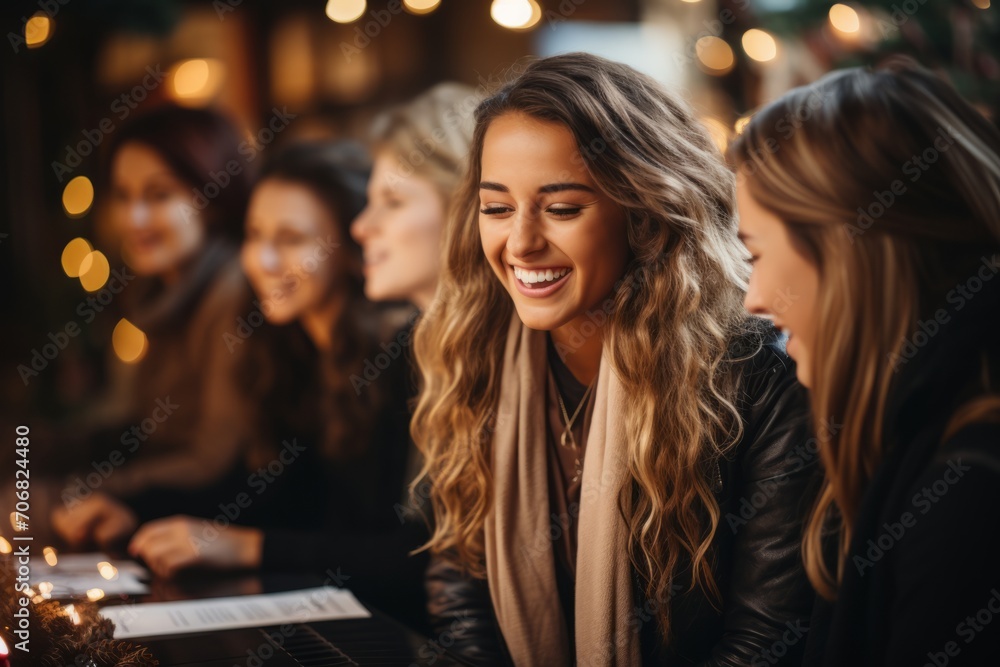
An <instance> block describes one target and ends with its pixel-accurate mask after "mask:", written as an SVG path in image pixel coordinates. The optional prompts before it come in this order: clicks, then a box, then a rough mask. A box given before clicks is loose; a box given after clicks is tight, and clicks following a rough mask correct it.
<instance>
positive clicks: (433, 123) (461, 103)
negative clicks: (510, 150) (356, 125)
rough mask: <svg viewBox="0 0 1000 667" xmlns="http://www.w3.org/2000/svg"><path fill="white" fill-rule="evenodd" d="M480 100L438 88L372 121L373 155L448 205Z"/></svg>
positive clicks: (460, 87) (465, 90)
mask: <svg viewBox="0 0 1000 667" xmlns="http://www.w3.org/2000/svg"><path fill="white" fill-rule="evenodd" d="M482 99H483V96H482V94H481V93H480V92H479V91H477V90H476V89H475V88H472V87H470V86H466V85H464V84H461V83H454V82H451V81H446V82H443V83H439V84H437V85H436V86H434V87H433V88H430V89H428V90H427V91H425V92H423V93H422V94H420V95H419V96H417V97H416V98H415V99H413V100H412V101H410V102H408V103H406V104H402V105H400V106H397V107H393V108H391V109H389V110H387V111H384V112H383V113H381V114H380V115H379V116H377V117H376V118H375V121H374V122H373V123H372V132H371V134H372V141H373V144H374V146H373V152H376V153H378V152H382V151H385V152H388V153H390V154H391V155H393V156H394V157H395V158H396V160H397V161H398V162H399V163H400V165H402V166H403V168H404V169H408V170H409V171H410V172H411V173H412V175H414V176H417V177H419V178H424V179H427V180H428V181H430V182H431V183H433V184H434V186H435V187H436V188H437V190H438V193H439V194H440V195H441V197H442V199H443V200H444V201H445V202H450V201H451V199H452V196H453V195H454V193H455V189H456V188H457V187H458V184H459V180H460V179H461V176H462V174H463V173H464V172H465V165H466V161H467V159H468V155H469V139H470V137H471V136H472V124H473V112H474V111H475V109H476V107H477V106H478V105H479V103H480V102H481V101H482Z"/></svg>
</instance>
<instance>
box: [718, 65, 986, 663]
mask: <svg viewBox="0 0 1000 667" xmlns="http://www.w3.org/2000/svg"><path fill="white" fill-rule="evenodd" d="M790 118H795V119H799V120H800V121H801V122H800V123H798V124H797V127H792V126H791V125H789V124H788V123H787V119H790ZM782 119H785V120H786V123H785V124H784V125H782V124H781V123H782ZM731 156H732V160H733V162H734V163H735V165H736V168H737V174H738V181H739V183H740V184H739V187H738V199H739V209H740V218H741V220H740V231H741V234H742V235H743V238H744V241H745V243H746V245H747V248H748V249H749V250H750V252H751V253H752V255H753V257H754V260H753V261H754V272H753V277H752V279H751V282H750V290H749V293H748V295H747V307H748V308H749V309H750V310H751V311H752V312H757V313H759V314H765V313H771V314H772V315H773V316H774V318H775V320H776V321H777V323H778V324H779V325H780V326H782V327H784V328H786V329H788V331H789V332H790V334H791V338H790V341H789V344H788V352H789V354H790V355H791V356H792V357H793V358H795V359H796V361H797V363H798V376H799V379H800V380H801V381H802V383H803V384H804V385H806V386H807V387H808V388H809V390H810V403H811V407H812V417H813V423H814V424H815V425H817V427H818V428H817V436H818V440H819V442H818V444H819V448H818V452H819V456H820V458H821V459H822V462H823V465H824V467H825V469H826V476H825V481H824V484H823V487H822V490H821V493H820V496H819V500H818V502H817V504H816V507H815V509H814V510H813V513H812V516H811V518H810V520H809V524H808V528H807V530H806V534H805V543H804V548H803V552H804V556H805V565H806V571H807V572H808V574H809V578H810V580H811V581H812V583H813V584H814V586H815V588H816V589H817V591H818V592H819V593H820V594H821V595H822V596H823V597H824V598H826V599H828V600H835V601H836V603H835V605H834V606H833V607H832V609H830V608H829V607H828V608H827V612H828V613H829V612H831V611H832V625H830V627H829V637H828V639H827V640H826V641H825V645H824V641H823V633H820V632H817V631H815V630H814V632H813V639H812V640H811V643H810V651H809V653H810V656H811V657H810V660H811V661H814V662H816V663H819V662H821V659H820V657H819V656H820V654H823V655H824V656H825V657H824V661H823V664H826V665H831V666H833V665H836V666H838V667H839V666H841V665H923V664H930V665H945V664H948V665H956V664H960V665H983V664H996V658H997V655H1000V623H998V622H997V621H996V619H995V616H996V614H997V613H1000V593H997V591H998V589H1000V565H998V562H1000V561H998V550H1000V521H998V519H997V513H996V508H997V507H998V506H1000V450H998V448H997V445H998V444H1000V380H998V378H1000V374H998V373H1000V335H998V327H1000V278H998V277H997V273H998V272H1000V263H998V260H1000V254H998V251H1000V132H998V131H997V129H996V127H995V126H993V125H992V124H991V123H990V122H989V121H988V120H987V119H986V118H984V117H983V116H982V115H981V114H980V113H979V112H978V111H976V110H975V109H974V108H973V107H972V106H971V105H969V104H968V103H967V102H965V101H964V100H962V98H961V97H960V96H959V95H958V93H957V92H955V90H954V89H953V88H952V87H951V86H950V85H948V84H947V83H945V82H943V81H941V80H940V79H938V78H936V77H935V76H934V75H932V74H931V73H930V72H927V71H926V70H923V69H921V68H919V67H918V66H916V65H915V64H914V63H913V62H912V61H908V60H893V61H891V62H888V63H886V64H885V65H884V66H883V67H880V68H878V69H876V70H868V69H852V70H846V71H842V72H837V73H834V74H831V75H828V76H827V77H825V78H823V79H821V80H820V81H818V82H816V83H814V84H812V85H810V86H806V87H803V88H799V89H796V90H794V91H792V92H790V93H788V94H786V95H785V96H784V97H782V98H781V99H779V100H777V101H776V102H774V103H772V104H771V105H769V106H767V107H766V108H764V109H763V110H761V111H760V112H758V113H757V114H756V115H755V116H754V117H753V119H752V120H751V122H750V123H749V125H748V126H747V127H746V129H745V130H744V131H743V133H742V135H741V136H740V137H739V138H738V140H737V141H736V142H735V143H734V145H733V146H732V148H731ZM778 294H783V295H784V297H783V299H784V300H785V301H786V302H788V303H789V306H788V307H787V308H785V309H783V311H782V312H780V313H777V312H775V310H774V308H773V306H772V304H773V302H774V300H775V298H776V295H778ZM991 620H992V621H993V622H992V624H991V623H990V622H989V621H991ZM814 647H815V651H813V648H814Z"/></svg>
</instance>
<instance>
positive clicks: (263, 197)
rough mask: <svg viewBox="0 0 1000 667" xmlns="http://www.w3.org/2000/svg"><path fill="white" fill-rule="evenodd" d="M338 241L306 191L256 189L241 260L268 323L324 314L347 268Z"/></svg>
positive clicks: (267, 184) (271, 183)
mask: <svg viewBox="0 0 1000 667" xmlns="http://www.w3.org/2000/svg"><path fill="white" fill-rule="evenodd" d="M342 241H343V239H342V238H341V237H340V234H339V232H338V228H337V225H336V224H335V221H334V219H333V214H332V213H331V212H330V210H329V208H328V207H327V205H326V204H325V203H324V202H323V201H322V200H321V199H320V198H319V197H317V196H316V195H315V194H314V193H313V191H312V190H310V189H309V188H308V187H306V186H304V185H300V184H298V183H293V182H289V181H282V180H279V179H273V178H272V179H266V180H264V181H262V182H261V183H259V184H258V185H257V187H255V188H254V191H253V194H252V195H251V196H250V204H249V207H248V209H247V218H246V235H245V239H244V241H243V248H242V252H241V254H240V259H241V261H242V264H243V270H244V272H245V273H246V275H247V277H248V278H249V279H250V284H251V285H252V286H253V289H254V292H256V293H257V297H258V298H259V299H260V301H261V311H262V312H263V313H264V316H265V317H267V319H268V320H269V321H270V322H272V323H274V324H287V323H289V322H292V321H294V320H298V319H300V318H302V317H304V316H310V315H313V314H319V313H321V312H322V310H323V309H324V308H325V307H326V306H327V305H328V303H329V301H330V295H331V294H332V292H333V291H334V290H335V289H336V283H337V282H338V281H339V278H340V273H339V272H340V271H342V270H343V269H342V268H341V267H343V266H344V264H345V263H344V262H343V261H342V260H343V258H342V257H340V256H339V255H338V253H339V252H340V251H339V248H340V247H341V244H342Z"/></svg>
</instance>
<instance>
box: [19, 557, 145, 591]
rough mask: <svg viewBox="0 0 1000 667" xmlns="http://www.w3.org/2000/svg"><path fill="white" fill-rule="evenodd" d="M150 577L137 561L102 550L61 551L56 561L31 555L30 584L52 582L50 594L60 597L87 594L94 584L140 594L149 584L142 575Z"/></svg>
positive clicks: (105, 588)
mask: <svg viewBox="0 0 1000 667" xmlns="http://www.w3.org/2000/svg"><path fill="white" fill-rule="evenodd" d="M108 563H110V564H111V566H112V568H110V569H109V568H108V567H107V565H106V564H108ZM102 565H104V567H102ZM102 572H103V573H104V575H107V576H104V575H102ZM148 577H149V572H148V571H147V570H146V569H145V568H143V567H142V566H141V565H139V564H138V563H136V562H135V561H128V560H112V559H111V558H110V557H109V556H108V555H107V554H103V553H99V552H98V553H82V554H59V557H58V558H57V561H56V564H55V565H49V564H48V563H46V562H45V560H44V559H43V558H32V559H31V585H32V586H33V587H35V588H36V589H38V586H39V584H42V583H44V582H48V583H50V584H52V588H51V589H49V591H48V594H49V597H52V598H55V599H57V600H59V599H66V598H70V597H79V596H82V595H86V594H87V591H89V590H92V589H95V588H99V589H101V590H102V591H104V594H105V595H141V594H143V593H148V592H149V587H148V586H146V585H145V584H143V583H142V582H141V581H139V579H140V578H148ZM39 592H42V591H39Z"/></svg>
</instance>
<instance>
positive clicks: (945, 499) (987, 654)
mask: <svg viewBox="0 0 1000 667" xmlns="http://www.w3.org/2000/svg"><path fill="white" fill-rule="evenodd" d="M981 284H982V285H983V288H982V290H981V291H979V292H978V293H976V294H974V295H973V297H972V298H971V299H968V300H965V299H962V302H961V308H959V307H958V303H957V302H952V303H950V304H949V306H947V307H946V312H947V313H948V314H949V316H950V321H948V322H946V323H945V324H942V325H940V330H939V331H938V332H937V333H936V334H935V335H929V336H927V337H926V338H922V337H917V336H914V337H912V340H914V341H916V342H918V343H919V341H921V340H923V341H924V343H925V344H924V345H922V346H920V347H919V349H917V351H916V353H915V354H913V355H912V356H911V358H909V359H907V360H906V361H905V362H903V363H901V364H900V368H899V370H898V378H897V380H896V382H895V384H894V386H893V388H892V390H891V393H890V398H889V405H888V408H887V411H886V419H885V426H884V437H885V443H886V445H887V446H888V452H887V454H886V458H885V460H884V461H883V462H882V464H881V465H880V466H879V467H878V468H877V469H876V471H875V474H874V475H873V478H872V481H871V483H870V484H869V486H868V489H867V490H866V492H865V495H864V497H863V500H862V504H861V510H860V515H859V516H860V518H859V520H858V522H857V524H856V525H855V527H854V536H853V538H852V543H851V547H850V552H849V556H848V560H847V562H846V564H845V569H844V576H843V582H842V585H841V587H840V592H839V595H838V600H837V602H836V604H835V605H833V606H831V605H829V604H828V603H825V602H824V601H819V602H818V606H817V613H816V618H817V619H826V620H828V621H829V622H830V623H831V625H829V627H828V631H827V632H823V633H820V632H817V633H816V634H815V636H814V637H813V638H812V640H811V642H810V645H809V653H808V661H807V664H810V665H828V666H831V667H833V666H837V667H840V666H841V665H858V666H860V667H864V666H867V665H890V666H892V665H917V666H920V665H925V664H928V665H945V664H947V665H949V666H950V667H954V666H956V665H991V666H992V665H997V664H1000V513H998V512H997V508H998V507H1000V421H990V420H989V419H988V418H985V419H984V420H983V421H982V422H979V423H974V424H972V425H970V426H968V427H966V428H964V429H962V430H961V431H960V432H958V433H956V434H954V436H952V437H951V438H949V439H948V440H947V441H946V442H942V440H943V432H944V429H945V426H946V424H947V422H948V421H949V419H950V418H951V416H952V415H953V414H954V412H955V410H956V408H957V407H959V406H961V405H962V404H964V403H966V402H967V401H968V400H969V399H970V398H971V397H973V396H976V395H982V394H984V393H987V392H991V393H992V394H993V395H997V394H998V393H1000V385H998V382H1000V333H998V332H1000V279H995V278H994V280H993V281H992V282H989V281H984V282H983V283H981ZM984 371H985V372H984ZM993 419H994V420H1000V417H997V416H996V415H994V417H993Z"/></svg>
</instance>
